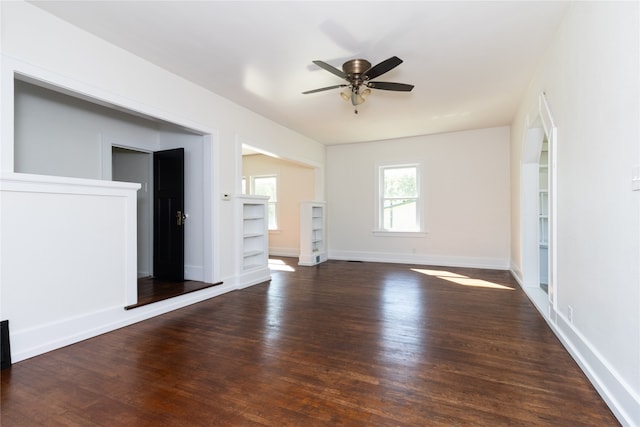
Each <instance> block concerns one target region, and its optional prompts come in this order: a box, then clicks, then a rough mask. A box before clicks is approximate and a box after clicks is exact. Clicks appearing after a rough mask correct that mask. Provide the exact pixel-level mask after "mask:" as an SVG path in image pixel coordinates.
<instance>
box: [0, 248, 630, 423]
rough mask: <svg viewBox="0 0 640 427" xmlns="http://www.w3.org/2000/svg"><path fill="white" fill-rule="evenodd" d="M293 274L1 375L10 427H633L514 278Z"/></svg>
mask: <svg viewBox="0 0 640 427" xmlns="http://www.w3.org/2000/svg"><path fill="white" fill-rule="evenodd" d="M282 260H283V261H284V262H285V263H286V264H288V265H289V266H290V267H291V270H294V271H281V270H274V271H272V277H273V279H272V281H271V282H270V283H264V284H260V285H256V286H253V287H250V288H247V289H244V290H241V291H236V292H232V293H228V294H225V295H221V296H219V297H216V298H213V299H210V300H207V301H204V302H201V303H198V304H194V305H192V306H189V307H185V308H183V309H180V310H176V311H174V312H171V313H167V314H165V315H162V316H159V317H156V318H153V319H149V320H147V321H144V322H140V323H138V324H135V325H132V326H129V327H127V328H123V329H120V330H117V331H114V332H111V333H108V334H104V335H102V336H99V337H95V338H92V339H89V340H86V341H83V342H80V343H78V344H75V345H72V346H69V347H65V348H62V349H59V350H56V351H53V352H50V353H47V354H44V355H41V356H38V357H34V358H32V359H29V360H25V361H22V362H20V363H17V364H15V365H14V366H13V367H11V368H10V369H8V370H4V371H2V373H1V377H2V378H1V379H2V384H1V385H2V389H1V401H0V403H1V408H2V412H1V415H0V421H1V424H2V425H3V426H25V425H29V426H32V425H47V426H56V425H81V426H85V425H87V426H90V425H96V426H114V425H135V426H147V425H148V426H156V425H167V426H184V425H203V426H205V425H216V426H301V425H304V426H427V425H428V426H432V425H433V426H439V425H442V426H467V425H473V426H497V425H512V426H513V425H515V426H517V425H522V426H531V425H536V426H545V425H548V426H565V425H566V426H574V425H582V426H615V425H619V424H618V423H617V421H616V419H615V418H614V416H613V415H612V413H611V411H610V410H609V409H608V408H607V407H606V405H605V404H604V402H603V401H602V399H601V398H600V397H599V396H598V394H597V393H596V391H595V390H594V388H593V387H592V386H591V384H590V383H589V382H588V380H587V379H586V377H585V375H584V374H583V373H582V372H581V371H580V369H579V368H578V366H577V365H576V363H575V362H574V361H573V360H572V359H571V357H570V355H569V354H568V353H567V352H566V351H565V350H564V348H563V347H562V346H561V344H560V342H559V341H558V340H557V338H556V337H555V336H554V334H553V333H552V332H551V331H550V329H549V328H548V326H547V324H546V323H545V321H544V320H543V319H542V318H541V316H540V315H539V314H538V313H537V311H536V310H535V308H534V307H533V306H532V304H531V303H530V302H529V300H528V299H527V298H526V296H525V295H524V294H523V292H522V291H521V290H520V289H519V288H518V286H517V284H516V282H515V281H514V280H513V278H511V276H510V275H509V273H508V272H505V271H492V270H477V269H454V268H437V267H429V268H427V267H424V266H410V265H401V264H372V263H350V262H344V261H328V262H326V263H323V264H321V265H319V266H315V267H299V266H297V265H296V260H294V259H291V258H282Z"/></svg>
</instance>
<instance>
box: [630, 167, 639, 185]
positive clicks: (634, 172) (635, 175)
mask: <svg viewBox="0 0 640 427" xmlns="http://www.w3.org/2000/svg"><path fill="white" fill-rule="evenodd" d="M631 190H632V191H639V190H640V166H634V167H633V168H632V169H631Z"/></svg>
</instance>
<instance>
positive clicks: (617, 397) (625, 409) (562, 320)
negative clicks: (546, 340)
mask: <svg viewBox="0 0 640 427" xmlns="http://www.w3.org/2000/svg"><path fill="white" fill-rule="evenodd" d="M556 318H557V323H556V324H552V329H553V331H554V333H555V334H556V336H557V337H558V339H559V340H560V342H562V345H564V347H565V348H566V349H567V351H568V352H569V354H571V356H572V357H573V358H574V360H575V361H576V363H578V365H579V366H580V368H581V369H582V371H583V372H584V373H585V375H586V376H587V378H589V380H590V381H591V383H592V384H593V386H594V387H595V388H596V390H597V391H598V393H599V394H600V396H602V399H603V400H604V401H605V402H606V403H607V405H608V406H609V408H610V409H611V411H612V412H613V413H614V415H615V416H616V417H617V418H618V421H620V423H621V424H622V425H624V426H638V425H640V424H638V423H640V396H639V395H638V394H636V393H634V391H633V390H632V388H631V386H629V384H627V382H626V381H625V380H624V379H623V378H621V377H620V376H619V375H618V374H617V373H616V371H615V370H614V369H613V368H612V367H611V366H610V365H609V363H608V362H607V360H606V359H605V358H604V357H603V356H602V355H601V354H600V352H599V351H598V350H597V349H596V348H594V347H593V346H592V345H591V344H590V343H589V341H588V340H587V339H586V338H585V337H584V336H583V335H582V334H581V333H580V331H578V330H576V329H575V328H574V327H573V325H571V324H570V323H569V321H568V319H567V318H566V317H565V316H564V315H563V314H561V313H557V315H556Z"/></svg>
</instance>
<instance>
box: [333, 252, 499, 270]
mask: <svg viewBox="0 0 640 427" xmlns="http://www.w3.org/2000/svg"><path fill="white" fill-rule="evenodd" d="M328 258H329V259H333V260H342V261H364V262H388V263H392V264H416V265H433V266H439V267H466V268H481V269H490V270H508V269H509V260H507V259H506V258H504V259H503V258H483V257H456V256H441V255H426V254H398V253H393V252H360V251H331V250H330V251H329V256H328Z"/></svg>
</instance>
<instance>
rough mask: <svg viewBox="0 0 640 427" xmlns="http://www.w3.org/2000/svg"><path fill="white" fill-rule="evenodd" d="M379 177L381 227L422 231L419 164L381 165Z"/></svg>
mask: <svg viewBox="0 0 640 427" xmlns="http://www.w3.org/2000/svg"><path fill="white" fill-rule="evenodd" d="M379 179H380V187H379V188H380V189H379V204H378V228H379V230H382V231H400V232H403V231H414V232H418V231H420V186H419V182H420V170H419V165H415V164H414V165H392V166H381V167H380V169H379Z"/></svg>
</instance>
